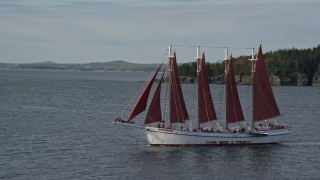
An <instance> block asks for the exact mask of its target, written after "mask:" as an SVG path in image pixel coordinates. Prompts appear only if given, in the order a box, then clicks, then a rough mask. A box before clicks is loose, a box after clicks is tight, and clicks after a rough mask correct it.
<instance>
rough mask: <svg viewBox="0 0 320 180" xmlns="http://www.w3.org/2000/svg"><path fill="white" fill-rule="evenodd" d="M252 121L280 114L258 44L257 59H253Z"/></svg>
mask: <svg viewBox="0 0 320 180" xmlns="http://www.w3.org/2000/svg"><path fill="white" fill-rule="evenodd" d="M252 78H253V79H252V80H253V121H260V120H265V119H269V118H272V117H275V116H279V115H280V111H279V108H278V105H277V102H276V100H275V98H274V95H273V92H272V88H271V84H270V81H269V76H268V72H267V67H266V65H265V63H264V59H263V54H262V47H261V44H260V47H259V51H258V56H257V60H256V61H253V77H252Z"/></svg>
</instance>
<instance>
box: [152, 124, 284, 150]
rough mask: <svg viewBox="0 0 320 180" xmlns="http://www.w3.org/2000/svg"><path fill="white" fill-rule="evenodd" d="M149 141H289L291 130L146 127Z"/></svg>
mask: <svg viewBox="0 0 320 180" xmlns="http://www.w3.org/2000/svg"><path fill="white" fill-rule="evenodd" d="M146 133H147V139H148V143H149V144H150V145H152V146H216V145H244V144H246V145H247V144H248V145H249V144H272V143H279V142H284V141H288V139H289V134H290V130H289V129H278V130H268V131H258V132H256V133H257V134H255V135H252V134H249V133H212V132H199V131H181V130H172V129H164V128H156V127H146Z"/></svg>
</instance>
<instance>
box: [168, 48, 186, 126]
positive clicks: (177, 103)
mask: <svg viewBox="0 0 320 180" xmlns="http://www.w3.org/2000/svg"><path fill="white" fill-rule="evenodd" d="M171 54H172V53H171V46H169V72H170V76H169V83H170V93H169V99H170V123H171V124H172V123H176V122H184V121H185V120H188V119H189V115H188V112H187V108H186V105H185V102H184V98H183V94H182V89H181V84H180V78H179V73H178V66H177V60H176V53H175V52H173V56H171Z"/></svg>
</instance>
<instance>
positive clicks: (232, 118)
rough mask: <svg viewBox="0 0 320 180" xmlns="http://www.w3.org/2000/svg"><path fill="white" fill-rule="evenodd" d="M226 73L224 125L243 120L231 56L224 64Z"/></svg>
mask: <svg viewBox="0 0 320 180" xmlns="http://www.w3.org/2000/svg"><path fill="white" fill-rule="evenodd" d="M225 66H226V67H225V71H226V124H227V125H228V123H236V122H239V121H243V120H244V115H243V111H242V108H241V104H240V100H239V95H238V90H237V85H236V80H235V75H234V68H233V63H232V55H230V58H229V60H227V61H226V63H225Z"/></svg>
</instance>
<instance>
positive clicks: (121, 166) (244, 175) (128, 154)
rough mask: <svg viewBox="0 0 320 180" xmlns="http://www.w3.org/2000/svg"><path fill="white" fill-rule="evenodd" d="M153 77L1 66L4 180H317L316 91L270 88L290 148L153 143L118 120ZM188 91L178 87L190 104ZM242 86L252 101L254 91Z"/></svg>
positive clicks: (319, 113) (319, 129) (319, 97)
mask: <svg viewBox="0 0 320 180" xmlns="http://www.w3.org/2000/svg"><path fill="white" fill-rule="evenodd" d="M148 74H149V73H146V72H78V71H35V70H0V179H31V180H37V179H39V180H44V179H68V180H71V179H319V178H320V171H319V169H320V163H319V162H320V135H319V134H320V123H319V121H320V119H319V117H320V89H319V87H280V86H276V87H273V89H274V94H275V95H276V98H277V102H278V104H279V107H280V110H281V112H282V114H283V116H281V117H279V118H278V121H279V122H281V123H284V124H288V125H290V126H291V127H292V133H291V138H290V141H289V142H286V143H282V144H278V145H259V146H232V147H229V146H227V147H223V146H222V147H150V146H148V145H147V142H146V138H145V133H144V131H143V130H140V129H135V128H128V127H122V126H116V125H113V124H112V121H113V120H114V118H115V117H116V116H117V114H119V113H120V112H121V111H122V110H123V109H124V108H125V107H126V106H127V105H128V103H129V102H130V100H131V99H132V97H133V96H135V95H136V93H137V91H138V90H139V89H140V88H141V86H142V84H143V82H142V81H143V80H145V78H146V76H148ZM192 86H193V85H191V84H183V85H182V87H183V88H185V89H186V90H185V91H184V92H185V98H186V101H187V105H188V104H192V103H193V99H191V98H189V97H190V96H189V95H191V94H193V93H194V91H192V90H191V88H192ZM211 88H212V89H213V90H212V91H213V96H214V97H213V98H214V100H215V102H216V101H219V100H223V98H220V97H219V95H217V94H218V93H217V92H218V91H223V86H222V85H211ZM238 88H239V93H240V96H241V97H242V99H243V101H247V97H246V96H247V95H246V94H248V92H249V91H250V90H248V89H250V87H247V86H239V87H238ZM215 105H216V109H217V111H219V112H218V116H220V117H221V118H223V115H222V114H223V113H221V112H223V110H222V109H223V108H222V107H223V104H215ZM243 108H244V109H247V107H246V106H245V105H243ZM191 111H192V110H191ZM245 114H250V111H246V110H245Z"/></svg>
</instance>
